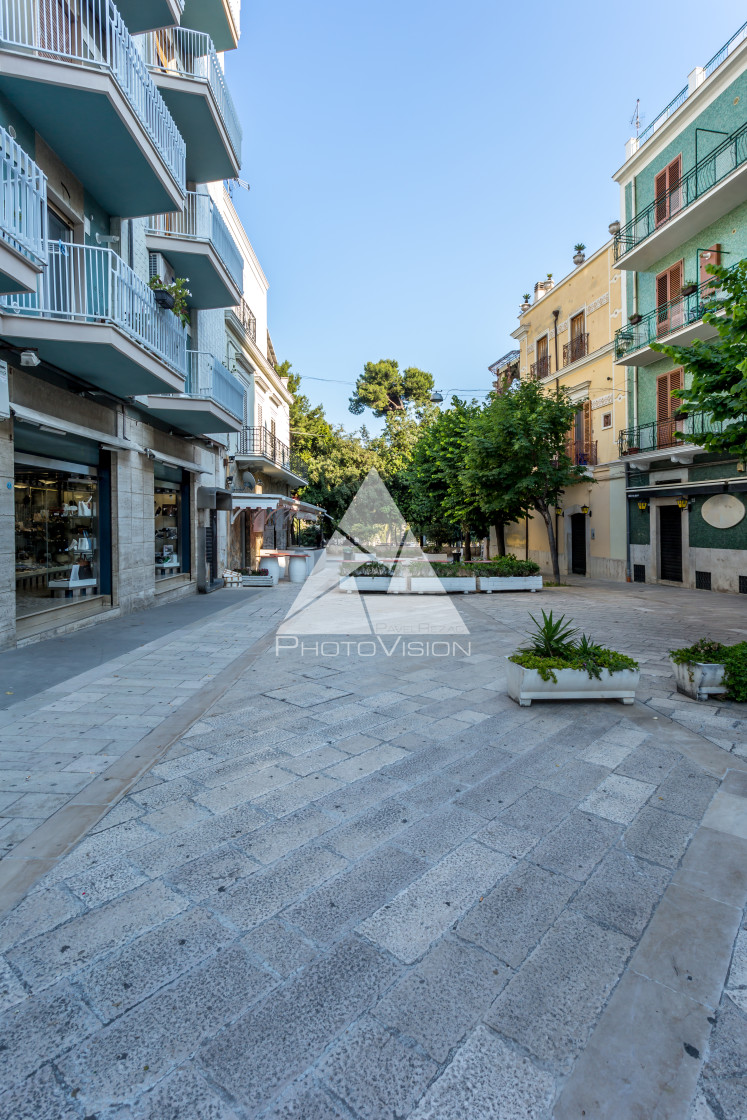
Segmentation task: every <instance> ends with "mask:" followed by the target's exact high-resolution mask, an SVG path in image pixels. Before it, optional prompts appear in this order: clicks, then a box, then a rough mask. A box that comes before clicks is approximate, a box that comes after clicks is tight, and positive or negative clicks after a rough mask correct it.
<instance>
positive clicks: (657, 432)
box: [618, 412, 729, 461]
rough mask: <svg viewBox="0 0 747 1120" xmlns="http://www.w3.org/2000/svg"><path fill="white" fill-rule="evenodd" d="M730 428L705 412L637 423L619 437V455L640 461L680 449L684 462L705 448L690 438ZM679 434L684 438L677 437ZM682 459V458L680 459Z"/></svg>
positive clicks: (623, 430)
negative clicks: (647, 422) (632, 457)
mask: <svg viewBox="0 0 747 1120" xmlns="http://www.w3.org/2000/svg"><path fill="white" fill-rule="evenodd" d="M728 426H729V424H728V422H725V421H723V420H714V419H713V417H712V416H711V415H710V414H708V413H706V412H691V413H690V414H689V415H688V416H681V417H679V418H677V417H672V418H671V419H668V420H654V421H652V423H650V424H638V425H637V426H635V427H632V428H623V429H622V430H621V432H620V435H619V437H618V444H619V448H620V455H621V456H622V455H630V456H635V457H636V459H637V460H643V461H646V460H649V459H658V458H661V457H662V455H661V453H662V452H664V453H666V452H670V453H671V451H672V450H675V449H676V450H677V451H678V452H679V451H680V450H681V451H682V452H683V454H684V460H687V459H692V457H693V455H695V454H697V453H698V452H699V451H703V450H704V448H703V447H702V446H701V445H700V444H695V443H692V442H691V441H690V440H689V439H688V438H687V437H688V436H694V435H698V436H701V435H705V434H706V433H707V432H722V431H724V429H725V428H727V427H728ZM678 433H681V436H679V437H678ZM672 457H673V458H674V456H672ZM677 457H678V458H679V456H677Z"/></svg>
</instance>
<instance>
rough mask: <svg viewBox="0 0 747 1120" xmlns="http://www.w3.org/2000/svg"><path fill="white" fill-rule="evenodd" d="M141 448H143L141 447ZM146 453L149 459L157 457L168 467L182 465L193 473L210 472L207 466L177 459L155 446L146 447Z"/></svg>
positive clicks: (156, 458)
mask: <svg viewBox="0 0 747 1120" xmlns="http://www.w3.org/2000/svg"><path fill="white" fill-rule="evenodd" d="M139 450H141V451H142V450H143V449H142V448H140V449H139ZM145 454H146V455H147V456H148V458H149V459H155V460H156V461H157V462H159V463H165V464H166V466H167V467H181V469H182V470H183V471H191V472H192V474H208V471H207V470H206V468H205V467H198V466H197V464H196V463H190V462H189V460H188V459H176V458H175V457H174V456H173V455H165V454H164V452H163V451H156V449H155V448H154V447H146V448H145Z"/></svg>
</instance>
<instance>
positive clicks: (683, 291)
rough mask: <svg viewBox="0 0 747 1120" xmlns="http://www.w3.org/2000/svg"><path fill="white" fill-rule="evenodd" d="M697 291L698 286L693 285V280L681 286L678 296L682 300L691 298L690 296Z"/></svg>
mask: <svg viewBox="0 0 747 1120" xmlns="http://www.w3.org/2000/svg"><path fill="white" fill-rule="evenodd" d="M697 290H698V285H697V284H696V283H695V281H694V280H688V281H687V283H686V284H683V285H682V287H681V288H680V295H681V296H682V297H683V298H684V297H685V296H692V295H695V293H696V292H697Z"/></svg>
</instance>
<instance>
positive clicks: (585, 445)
mask: <svg viewBox="0 0 747 1120" xmlns="http://www.w3.org/2000/svg"><path fill="white" fill-rule="evenodd" d="M567 446H568V454H569V455H570V457H571V459H572V460H573V462H574V463H575V464H576V466H577V467H585V466H590V467H593V466H596V462H597V441H596V440H595V439H594V440H588V439H587V440H584V439H580V440H571V441H570V442H569V443H568V445H567Z"/></svg>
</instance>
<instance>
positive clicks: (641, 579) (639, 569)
mask: <svg viewBox="0 0 747 1120" xmlns="http://www.w3.org/2000/svg"><path fill="white" fill-rule="evenodd" d="M645 582H646V565H645V564H634V565H633V583H645Z"/></svg>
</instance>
